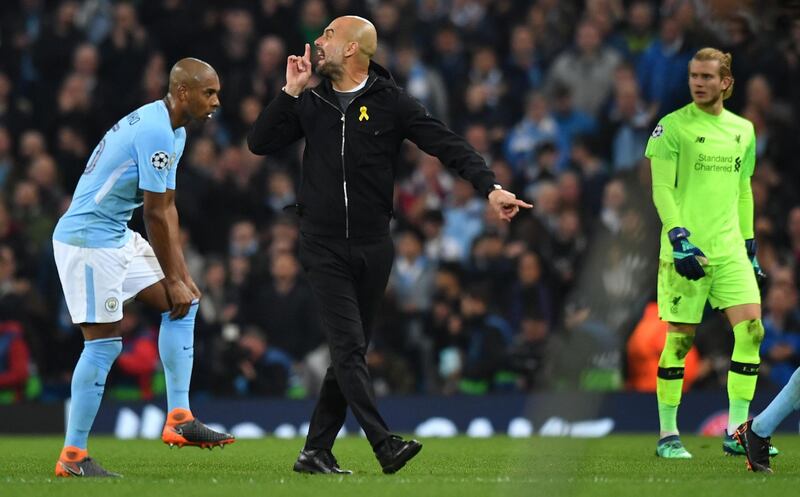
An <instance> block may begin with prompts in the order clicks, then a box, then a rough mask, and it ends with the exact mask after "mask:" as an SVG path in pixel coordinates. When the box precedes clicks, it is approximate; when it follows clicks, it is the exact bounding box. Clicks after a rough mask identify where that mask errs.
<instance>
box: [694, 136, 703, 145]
mask: <svg viewBox="0 0 800 497" xmlns="http://www.w3.org/2000/svg"><path fill="white" fill-rule="evenodd" d="M694 142H695V143H705V142H706V137H705V136H698V137H697V139H695V141H694Z"/></svg>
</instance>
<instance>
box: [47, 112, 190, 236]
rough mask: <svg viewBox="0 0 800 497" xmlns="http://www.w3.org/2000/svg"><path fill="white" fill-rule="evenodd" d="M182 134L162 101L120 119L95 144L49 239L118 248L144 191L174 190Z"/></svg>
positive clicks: (183, 136) (142, 198)
mask: <svg viewBox="0 0 800 497" xmlns="http://www.w3.org/2000/svg"><path fill="white" fill-rule="evenodd" d="M185 144H186V130H185V129H184V128H182V127H181V128H178V129H176V130H173V129H172V125H171V124H170V120H169V112H168V111H167V106H166V105H165V104H164V101H163V100H157V101H155V102H151V103H149V104H147V105H143V106H142V107H139V108H138V109H136V110H135V111H133V112H131V113H130V114H128V115H127V116H125V117H124V118H122V119H120V121H119V122H117V123H116V124H115V125H114V126H113V127H112V128H111V129H109V130H108V131H107V132H106V134H105V136H104V137H103V139H102V140H100V143H98V144H97V146H96V147H95V149H94V151H93V152H92V155H91V156H90V157H89V160H88V162H87V164H86V169H85V170H84V172H83V175H82V176H81V179H80V181H78V186H77V187H76V188H75V193H74V195H73V198H72V204H70V206H69V209H68V210H67V212H65V213H64V215H63V216H62V217H61V219H59V221H58V224H57V225H56V229H55V231H54V232H53V239H54V240H58V241H59V242H62V243H66V244H69V245H75V246H77V247H88V248H119V247H122V246H123V245H125V243H127V241H128V239H129V238H130V235H131V232H130V229H129V228H128V221H130V219H131V216H132V215H133V211H134V209H136V208H137V207H139V206H141V205H142V203H143V201H144V190H147V191H149V192H156V193H163V192H165V191H167V189H170V190H174V189H175V172H176V170H177V168H178V161H179V160H180V158H181V155H182V154H183V147H184V145H185Z"/></svg>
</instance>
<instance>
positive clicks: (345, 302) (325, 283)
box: [300, 233, 394, 449]
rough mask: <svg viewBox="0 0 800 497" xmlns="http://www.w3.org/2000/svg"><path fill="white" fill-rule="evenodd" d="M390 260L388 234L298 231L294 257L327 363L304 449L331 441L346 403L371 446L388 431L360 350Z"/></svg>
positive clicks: (391, 251) (365, 342)
mask: <svg viewBox="0 0 800 497" xmlns="http://www.w3.org/2000/svg"><path fill="white" fill-rule="evenodd" d="M393 260H394V245H393V243H392V239H391V237H390V236H388V235H386V236H380V237H373V238H351V239H342V238H333V237H324V236H319V235H311V234H308V233H302V234H301V235H300V263H301V264H302V265H303V268H304V269H305V272H306V277H307V278H308V281H309V284H310V285H311V289H312V291H313V293H314V296H315V298H316V300H317V304H318V306H319V309H320V315H321V317H322V327H323V329H324V330H325V335H326V337H327V339H328V347H329V348H330V353H331V366H330V367H329V368H328V372H327V374H326V375H325V379H324V381H323V383H322V389H321V391H320V394H319V399H318V401H317V406H316V408H315V409H314V414H313V415H312V416H311V423H310V427H309V430H308V438H307V439H306V448H308V449H330V448H331V447H333V442H334V440H335V439H336V435H337V434H338V433H339V430H340V429H341V427H342V425H343V424H344V421H345V415H346V413H347V407H348V406H350V409H351V410H352V411H353V414H354V415H355V417H356V419H357V420H358V422H359V424H361V427H362V428H363V429H364V433H366V435H367V439H368V440H369V442H370V444H371V445H372V447H373V449H374V448H375V447H377V446H378V445H379V444H380V443H381V442H382V441H384V440H385V439H386V438H388V437H389V435H390V432H389V429H388V428H387V426H386V423H385V422H384V420H383V418H382V417H381V415H380V414H379V413H378V408H377V405H376V403H375V392H374V390H373V388H372V381H371V379H370V376H369V371H368V370H367V363H366V352H367V346H368V345H369V341H370V338H371V336H372V329H371V328H372V325H373V322H374V318H375V314H376V312H377V309H378V304H379V303H380V301H381V299H382V298H383V294H384V291H385V290H386V284H387V282H388V280H389V272H390V271H391V269H392V261H393Z"/></svg>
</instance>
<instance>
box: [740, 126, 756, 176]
mask: <svg viewBox="0 0 800 497" xmlns="http://www.w3.org/2000/svg"><path fill="white" fill-rule="evenodd" d="M749 135H750V139H749V140H748V142H747V148H746V149H745V151H744V157H743V160H742V176H743V177H747V178H749V177H750V176H752V175H753V172H755V170H756V133H755V131H754V130H753V126H752V125H750V133H749Z"/></svg>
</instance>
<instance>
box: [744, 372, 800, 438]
mask: <svg viewBox="0 0 800 497" xmlns="http://www.w3.org/2000/svg"><path fill="white" fill-rule="evenodd" d="M797 409H800V368H798V369H796V370H795V372H794V374H792V377H791V378H789V383H787V384H786V386H785V387H783V389H782V390H781V391H780V392H779V393H778V395H777V396H776V397H775V398H774V399H772V402H770V403H769V405H768V406H767V408H766V409H764V410H763V411H761V414H759V415H758V416H756V417H755V418H753V433H755V434H756V435H758V436H759V437H771V436H772V433H773V432H774V431H775V429H776V428H777V427H778V425H779V424H781V421H783V420H784V419H786V416H788V415H789V414H790V413H791V412H792V411H796V410H797Z"/></svg>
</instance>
